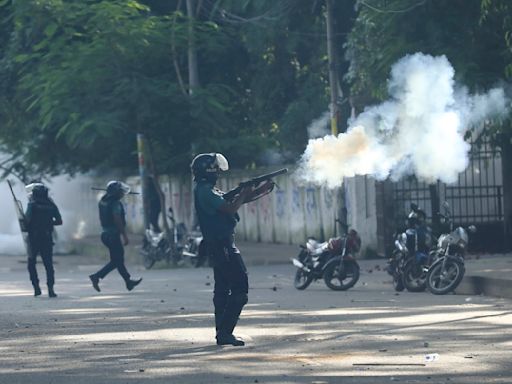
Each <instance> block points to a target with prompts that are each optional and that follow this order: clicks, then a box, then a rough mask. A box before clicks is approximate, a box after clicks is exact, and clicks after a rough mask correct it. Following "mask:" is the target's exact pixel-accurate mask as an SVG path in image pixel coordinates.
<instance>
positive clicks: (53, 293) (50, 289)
mask: <svg viewBox="0 0 512 384" xmlns="http://www.w3.org/2000/svg"><path fill="white" fill-rule="evenodd" d="M48 297H57V294H56V293H55V291H54V290H53V287H48Z"/></svg>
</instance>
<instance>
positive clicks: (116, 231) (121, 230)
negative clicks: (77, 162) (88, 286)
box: [89, 180, 142, 292]
mask: <svg viewBox="0 0 512 384" xmlns="http://www.w3.org/2000/svg"><path fill="white" fill-rule="evenodd" d="M129 192H130V187H129V186H128V185H126V184H125V183H123V182H122V181H116V180H113V181H110V182H109V183H108V184H107V192H106V193H105V195H103V197H102V198H101V200H100V202H99V204H98V207H99V213H100V222H101V228H102V233H101V241H102V243H103V244H104V245H105V247H107V248H108V250H109V253H110V262H108V263H107V264H106V265H105V266H104V267H103V268H101V269H100V270H99V271H98V272H96V273H93V274H92V275H90V276H89V279H91V282H92V286H93V288H94V289H95V290H96V291H98V292H100V291H101V290H100V286H99V282H100V279H103V278H105V276H107V275H108V274H109V273H110V272H111V271H113V270H114V269H116V268H117V271H118V272H119V274H120V275H121V277H122V278H123V279H124V281H125V283H126V289H128V290H129V291H131V290H132V289H133V288H135V287H136V286H137V285H138V284H139V283H140V282H141V281H142V278H140V279H138V280H132V279H131V278H130V274H129V273H128V270H127V269H126V266H125V265H124V247H123V246H124V245H128V236H127V235H126V219H125V210H124V206H123V203H122V202H121V199H122V198H123V197H124V196H125V195H126V194H127V193H129ZM121 238H122V242H121Z"/></svg>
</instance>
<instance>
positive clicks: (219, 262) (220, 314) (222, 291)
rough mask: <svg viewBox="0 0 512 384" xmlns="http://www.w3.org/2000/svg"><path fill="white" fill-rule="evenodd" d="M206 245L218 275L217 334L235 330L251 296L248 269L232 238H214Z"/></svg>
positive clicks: (214, 302) (214, 273)
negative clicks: (248, 296)
mask: <svg viewBox="0 0 512 384" xmlns="http://www.w3.org/2000/svg"><path fill="white" fill-rule="evenodd" d="M207 246H208V251H209V253H210V257H211V258H212V263H213V276H214V279H215V287H214V291H213V304H214V307H215V328H216V330H217V334H219V333H222V334H232V333H233V330H234V328H235V326H236V324H237V322H238V319H239V317H240V313H241V312H242V308H243V307H244V305H245V304H247V300H248V298H247V294H248V292H249V282H248V278H247V269H246V268H245V265H244V262H243V260H242V255H240V251H239V250H238V249H237V248H236V246H235V244H234V241H233V239H227V240H222V241H221V240H216V241H211V242H208V245H207Z"/></svg>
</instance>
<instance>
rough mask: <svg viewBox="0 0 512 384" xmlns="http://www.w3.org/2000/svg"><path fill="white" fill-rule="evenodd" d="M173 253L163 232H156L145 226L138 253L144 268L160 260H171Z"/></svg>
mask: <svg viewBox="0 0 512 384" xmlns="http://www.w3.org/2000/svg"><path fill="white" fill-rule="evenodd" d="M172 254H173V249H172V245H171V243H170V242H169V240H168V238H167V236H166V235H165V232H156V231H153V230H152V229H151V228H147V229H146V231H145V232H144V238H143V239H142V247H141V249H140V255H141V256H142V262H143V264H144V268H146V269H151V268H152V267H153V265H154V264H155V263H156V262H157V261H160V260H165V261H166V262H167V263H170V262H171V257H172Z"/></svg>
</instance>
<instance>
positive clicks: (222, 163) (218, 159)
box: [215, 153, 229, 171]
mask: <svg viewBox="0 0 512 384" xmlns="http://www.w3.org/2000/svg"><path fill="white" fill-rule="evenodd" d="M215 163H216V164H217V166H218V167H219V169H220V170H221V171H227V170H228V169H229V163H228V160H227V159H226V158H225V157H224V155H223V154H221V153H216V154H215Z"/></svg>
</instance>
